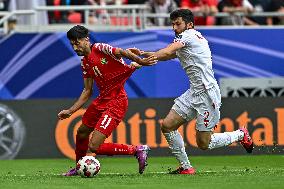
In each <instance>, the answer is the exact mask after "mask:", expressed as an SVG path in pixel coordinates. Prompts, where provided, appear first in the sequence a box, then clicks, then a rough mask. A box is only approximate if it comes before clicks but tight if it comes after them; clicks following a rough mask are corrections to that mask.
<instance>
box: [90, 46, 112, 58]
mask: <svg viewBox="0 0 284 189" xmlns="http://www.w3.org/2000/svg"><path fill="white" fill-rule="evenodd" d="M94 48H95V50H97V51H100V52H102V53H104V54H106V55H109V56H113V57H115V50H116V47H113V46H111V45H109V44H106V43H95V44H94Z"/></svg>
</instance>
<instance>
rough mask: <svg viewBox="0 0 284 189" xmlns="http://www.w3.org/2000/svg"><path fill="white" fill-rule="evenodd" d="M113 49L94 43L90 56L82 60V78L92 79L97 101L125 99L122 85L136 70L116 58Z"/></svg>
mask: <svg viewBox="0 0 284 189" xmlns="http://www.w3.org/2000/svg"><path fill="white" fill-rule="evenodd" d="M115 49H116V48H115V47H112V46H110V45H108V44H104V43H95V44H93V45H92V46H91V51H92V52H91V54H90V55H88V56H84V57H83V59H82V62H81V67H82V71H83V77H84V78H93V79H94V81H95V82H96V85H97V87H98V89H99V91H100V92H99V96H98V98H97V100H100V99H109V100H110V99H113V98H115V97H118V96H119V97H127V95H126V92H125V89H124V83H125V81H126V80H127V79H128V78H129V77H130V76H131V74H132V73H133V72H134V71H135V69H136V68H134V67H132V66H129V65H127V64H126V63H125V62H124V60H123V59H122V58H120V59H118V58H116V57H115V55H114V53H115Z"/></svg>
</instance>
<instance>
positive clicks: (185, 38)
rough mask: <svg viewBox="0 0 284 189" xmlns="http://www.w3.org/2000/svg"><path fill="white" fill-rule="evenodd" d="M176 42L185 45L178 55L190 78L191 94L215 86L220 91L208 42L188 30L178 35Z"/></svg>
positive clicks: (192, 30)
mask: <svg viewBox="0 0 284 189" xmlns="http://www.w3.org/2000/svg"><path fill="white" fill-rule="evenodd" d="M174 42H181V43H182V44H183V45H184V47H183V48H181V49H179V50H178V51H177V53H176V55H177V57H178V59H179V60H180V63H181V66H182V67H183V69H184V70H185V72H186V74H187V76H188V77H189V81H190V86H191V87H190V90H191V92H192V93H198V92H201V91H204V90H206V89H210V88H212V87H214V86H215V87H217V88H218V89H219V87H218V84H217V81H216V79H215V77H214V72H213V69H212V56H211V51H210V48H209V45H208V41H207V40H206V39H205V38H204V37H203V36H202V35H201V33H200V32H198V31H196V30H194V29H188V30H185V31H184V32H182V33H181V34H179V35H177V36H176V38H175V40H174Z"/></svg>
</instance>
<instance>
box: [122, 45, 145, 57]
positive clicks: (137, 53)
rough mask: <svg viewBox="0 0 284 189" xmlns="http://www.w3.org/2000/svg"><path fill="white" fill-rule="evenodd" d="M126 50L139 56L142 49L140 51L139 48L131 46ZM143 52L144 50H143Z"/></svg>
mask: <svg viewBox="0 0 284 189" xmlns="http://www.w3.org/2000/svg"><path fill="white" fill-rule="evenodd" d="M126 50H128V51H130V52H132V53H133V54H136V55H137V56H141V54H142V51H141V50H140V49H137V48H135V47H133V48H128V49H126ZM143 52H144V51H143Z"/></svg>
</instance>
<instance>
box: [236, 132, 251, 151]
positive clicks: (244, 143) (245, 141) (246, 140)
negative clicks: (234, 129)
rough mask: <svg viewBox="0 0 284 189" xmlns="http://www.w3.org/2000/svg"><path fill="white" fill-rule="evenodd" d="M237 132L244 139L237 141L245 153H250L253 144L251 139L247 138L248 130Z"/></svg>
mask: <svg viewBox="0 0 284 189" xmlns="http://www.w3.org/2000/svg"><path fill="white" fill-rule="evenodd" d="M239 130H240V131H242V132H243V133H244V138H243V139H242V140H241V141H239V142H240V143H241V145H242V146H243V147H244V148H245V150H246V151H247V153H252V150H253V142H252V139H251V137H250V136H249V132H248V130H247V129H246V128H240V129H239Z"/></svg>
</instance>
